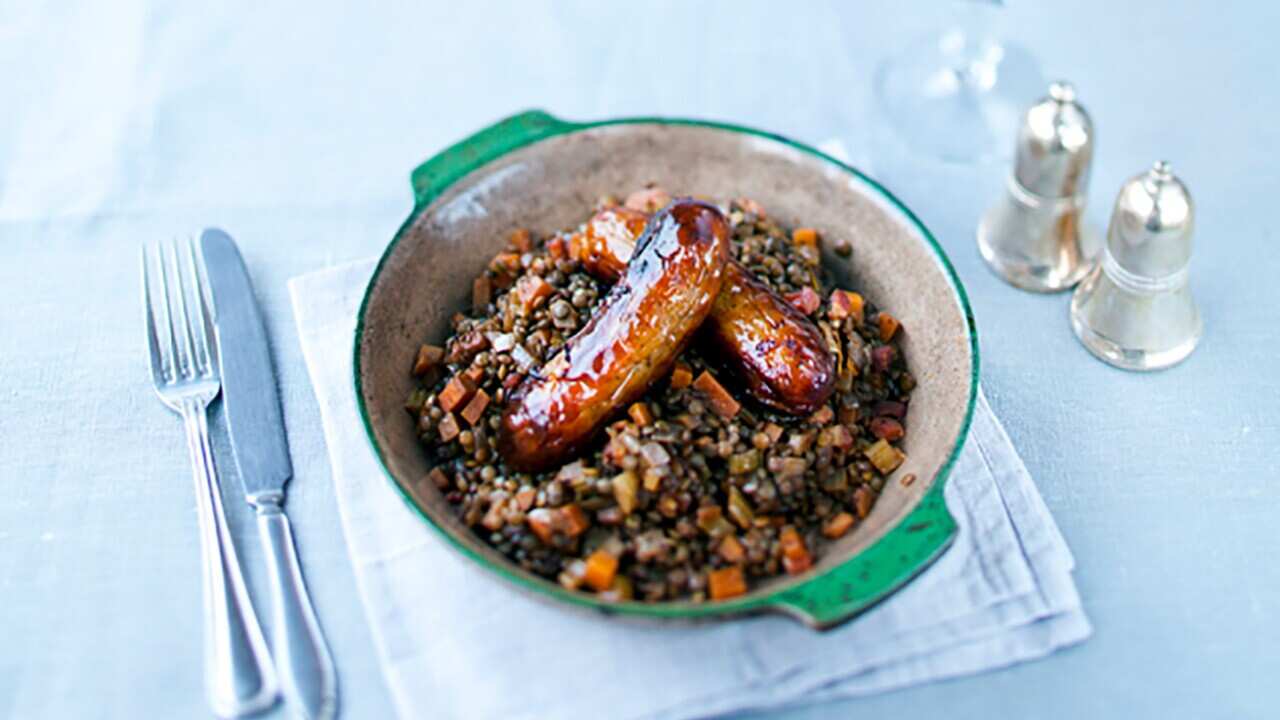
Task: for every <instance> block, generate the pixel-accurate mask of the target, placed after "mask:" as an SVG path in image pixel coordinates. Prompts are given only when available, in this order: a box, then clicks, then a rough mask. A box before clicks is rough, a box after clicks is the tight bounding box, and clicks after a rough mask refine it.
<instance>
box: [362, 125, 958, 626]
mask: <svg viewBox="0 0 1280 720" xmlns="http://www.w3.org/2000/svg"><path fill="white" fill-rule="evenodd" d="M412 182H413V191H414V198H415V203H414V208H413V211H412V212H411V213H410V214H409V217H408V219H407V220H405V222H404V224H403V225H402V226H401V227H400V230H399V231H398V232H397V233H396V235H395V237H394V238H393V239H392V240H391V243H390V245H388V247H387V249H386V252H385V253H383V255H382V259H381V261H380V262H379V263H378V266H377V269H376V270H375V271H374V274H373V277H372V279H371V280H370V281H369V286H368V289H367V290H366V292H365V296H364V301H363V303H362V304H361V307H360V314H359V318H358V323H357V327H356V337H355V362H354V367H355V391H356V398H357V402H358V405H359V407H360V412H361V415H362V417H363V420H364V424H365V430H366V431H367V433H368V436H369V441H370V443H371V444H372V446H373V450H374V453H375V454H376V455H377V457H378V459H379V460H380V461H381V464H382V467H383V468H384V469H385V471H386V474H387V477H388V479H389V480H390V481H391V483H392V484H393V485H394V486H395V488H396V489H397V490H398V491H399V492H400V493H401V494H402V495H403V497H404V499H405V500H406V501H407V502H408V503H409V506H410V507H411V508H412V509H413V510H414V511H415V512H416V513H417V514H418V515H419V516H421V518H422V519H423V520H424V521H425V522H426V523H427V525H428V526H430V527H431V528H432V529H434V530H436V531H438V532H439V533H440V534H441V536H442V537H443V538H444V539H445V540H446V541H448V543H449V544H451V545H452V546H453V547H455V548H456V549H457V550H459V551H461V552H462V553H463V554H464V555H466V556H467V557H468V558H470V559H471V560H473V561H475V563H476V565H477V567H478V568H483V569H485V570H487V571H489V572H493V573H495V574H497V575H499V576H501V577H503V578H505V579H506V580H508V581H510V582H512V583H514V584H515V585H516V586H518V587H520V588H523V589H525V590H528V591H532V592H533V593H536V594H537V595H539V596H541V597H544V598H549V599H552V600H554V601H558V602H560V603H563V604H565V605H566V606H576V607H579V608H586V609H590V610H594V611H598V612H600V613H603V614H608V615H611V616H627V617H647V618H683V619H696V618H727V617H733V616H738V615H741V614H744V613H752V612H769V611H772V612H781V613H786V614H788V615H791V616H793V617H796V618H798V619H800V620H802V621H803V622H805V623H807V624H809V625H811V626H813V627H817V628H825V627H830V626H832V625H835V624H837V623H839V622H842V621H844V620H847V619H849V618H851V617H853V616H854V615H856V614H857V613H858V612H860V611H862V610H865V609H866V608H867V607H869V606H871V605H872V604H873V603H875V602H877V601H879V600H881V599H883V598H884V597H886V596H887V595H889V594H890V593H892V592H893V591H894V590H896V589H898V588H899V587H901V586H902V585H903V584H904V583H906V582H907V581H908V580H910V579H911V578H912V577H913V576H914V575H916V574H917V573H919V572H920V571H921V570H923V569H924V568H925V567H927V566H928V565H929V564H930V563H931V562H932V561H933V560H934V559H936V558H937V557H938V556H939V555H940V554H941V553H942V551H943V550H944V549H945V548H946V547H947V545H948V544H949V543H950V542H951V540H952V539H953V538H954V537H955V533H956V524H955V521H954V519H953V518H952V517H951V515H950V514H949V513H948V512H947V509H946V505H945V503H944V501H943V494H942V491H943V486H944V485H945V483H946V481H947V475H948V473H949V472H950V470H951V467H952V466H953V464H954V463H955V460H956V457H957V455H958V454H959V452H960V448H961V446H962V445H963V443H964V439H965V436H966V433H967V431H968V427H969V422H970V418H971V416H972V413H973V407H974V400H975V398H976V395H977V387H978V345H977V335H976V333H975V330H974V323H973V316H972V313H971V312H970V309H969V303H968V300H967V299H966V297H965V293H964V289H963V288H962V287H961V285H960V281H959V280H958V279H957V278H956V274H955V271H954V270H953V268H952V267H951V263H950V262H949V261H948V260H947V257H946V255H945V254H944V253H943V251H942V248H940V247H939V246H938V243H937V242H936V241H935V240H934V238H933V236H932V235H930V234H929V231H928V230H927V229H925V227H924V225H923V224H922V223H921V222H920V221H919V219H917V218H916V216H915V215H914V214H912V212H911V211H910V210H908V209H907V208H906V207H905V206H904V205H903V204H902V203H901V202H899V201H898V200H897V199H896V198H894V197H893V196H892V195H891V194H890V193H889V192H888V191H887V190H885V189H884V188H883V187H881V186H880V185H879V184H877V183H876V182H875V181H874V180H871V179H870V178H868V177H867V176H865V175H863V174H862V173H860V172H858V171H857V170H855V169H853V168H851V167H849V166H848V165H845V164H844V163H841V162H840V161H838V160H836V159H834V158H831V157H829V156H827V155H824V154H823V153H821V152H819V151H817V150H815V149H813V148H811V147H808V146H806V145H803V144H801V143H798V142H795V141H792V140H788V139H786V138H784V137H781V136H778V135H774V134H771V133H767V132H761V131H759V130H753V129H750V128H745V127H739V126H734V125H728V124H723V123H715V122H705V121H699V120H682V119H673V118H626V119H616V120H605V121H601V122H587V123H575V122H566V121H563V120H559V119H557V118H554V117H552V116H550V115H548V114H546V113H543V112H538V111H532V112H526V113H523V114H520V115H516V116H514V117H511V118H508V119H506V120H503V121H501V122H499V123H497V124H495V125H492V126H490V127H488V128H485V129H483V130H481V131H479V132H477V133H476V134H474V135H472V136H471V137H469V138H466V139H465V140H462V141H461V142H459V143H457V144H456V145H453V146H452V147H449V148H448V149H446V150H444V151H443V152H441V153H440V154H438V155H436V156H435V157H433V158H431V159H430V160H428V161H426V162H425V163H423V164H422V165H421V166H419V167H418V168H417V169H416V170H415V171H414V172H413V175H412ZM648 182H657V183H659V184H660V185H662V186H663V187H665V188H666V189H668V190H670V191H671V192H672V193H673V194H677V195H679V194H696V195H700V196H707V197H713V198H719V199H727V198H732V197H748V198H752V199H754V200H756V201H758V202H760V203H761V204H762V205H763V206H764V207H765V208H766V210H767V211H768V212H769V214H770V216H771V217H774V218H776V219H778V220H779V221H780V222H782V223H783V224H784V225H793V226H794V225H798V224H804V225H806V226H812V227H816V228H818V229H819V231H820V232H821V233H822V235H823V237H824V238H825V239H826V240H827V241H828V242H824V244H825V245H826V247H827V248H829V247H830V246H832V245H833V244H834V242H835V241H839V240H841V239H843V240H847V241H848V242H849V243H850V244H851V245H852V247H853V253H852V256H851V257H848V258H842V257H840V256H838V255H836V254H834V253H832V252H829V251H828V250H826V249H824V251H823V264H824V266H825V267H827V268H829V269H830V270H831V272H832V274H833V276H834V279H835V280H836V281H837V284H838V285H840V286H842V287H847V288H852V289H858V290H859V291H861V292H863V293H864V294H865V295H866V296H867V297H869V298H870V299H871V300H872V301H874V302H875V303H876V304H877V305H878V306H880V307H882V308H885V309H886V310H889V311H890V312H892V313H893V314H894V315H895V316H896V317H898V318H899V319H900V320H901V321H902V326H903V329H904V330H905V332H904V335H903V337H902V340H901V348H902V351H903V353H904V355H905V356H906V360H907V363H908V366H909V367H910V368H911V369H912V372H913V373H914V374H915V375H916V378H917V382H918V385H917V388H916V389H915V390H914V391H913V393H912V400H911V414H910V417H909V420H910V432H909V433H908V434H907V436H906V438H905V440H904V444H903V446H902V447H903V450H904V451H905V452H906V453H907V458H908V459H907V461H906V462H905V463H904V464H903V465H902V466H901V467H900V468H898V470H897V471H895V473H894V474H893V475H892V476H891V477H890V478H888V479H887V480H886V483H885V489H884V491H883V492H882V494H881V496H880V498H879V500H878V501H877V502H876V504H875V506H874V507H873V509H872V512H871V513H870V515H869V516H868V517H867V518H866V520H864V521H863V522H861V523H859V524H858V526H857V527H856V529H855V530H854V531H852V532H850V533H849V534H848V535H846V536H845V537H843V538H841V539H840V540H839V541H838V542H837V543H835V544H833V545H832V546H829V547H828V548H827V550H826V552H825V553H824V554H823V556H822V557H820V558H819V559H818V561H817V562H816V563H815V565H814V567H813V568H812V569H811V570H810V571H808V572H806V573H804V574H801V575H798V576H794V577H787V576H783V577H777V578H773V579H770V580H768V581H764V582H761V583H758V584H757V585H756V586H755V587H754V588H753V589H752V590H751V591H750V592H749V593H747V594H745V595H742V596H740V597H737V598H734V599H732V600H727V601H719V602H703V603H694V602H689V601H670V602H662V603H642V602H632V601H628V602H608V601H604V600H600V599H597V598H596V597H595V596H592V595H588V594H585V593H578V592H574V591H570V590H566V589H564V588H562V587H560V586H559V585H558V584H556V583H555V582H553V581H550V580H546V579H544V578H541V577H539V576H536V575H533V574H531V573H528V572H526V571H524V570H523V569H521V568H519V567H518V566H516V565H514V564H513V563H511V562H510V561H508V560H507V559H506V558H505V557H504V556H503V555H502V554H501V553H499V552H498V551H497V550H495V549H493V548H491V547H490V546H489V545H487V544H486V543H485V542H484V541H483V540H481V539H480V538H479V537H478V536H476V535H474V534H472V532H471V531H470V530H468V528H467V527H466V526H465V525H464V524H463V523H462V522H461V520H460V519H459V518H457V517H455V515H454V513H453V512H452V511H451V510H450V508H449V506H448V504H447V502H446V501H445V499H444V497H443V495H442V494H441V493H440V491H439V490H437V489H436V487H435V486H434V485H433V484H432V483H431V482H430V481H428V480H426V476H427V472H428V470H429V469H430V465H429V461H428V457H427V453H426V452H424V450H423V448H422V447H421V446H420V443H419V441H418V438H417V436H416V434H415V431H414V423H413V422H412V421H411V420H410V419H409V418H408V417H407V416H406V414H405V411H404V408H403V406H404V400H405V398H406V397H407V396H408V395H409V393H410V392H411V390H412V389H413V378H412V377H411V376H410V372H409V369H410V368H411V367H412V365H413V361H414V358H415V356H416V354H417V350H418V347H419V346H420V345H421V344H422V343H423V342H436V343H441V342H442V341H443V340H444V339H445V337H446V336H447V334H448V330H449V322H450V317H451V316H452V315H453V314H454V312H456V311H458V310H460V309H462V308H465V307H468V306H469V304H470V297H471V281H472V279H473V278H475V276H476V275H478V274H479V273H480V272H481V271H482V270H483V269H484V268H485V266H486V265H487V263H488V261H489V259H490V258H491V257H492V256H493V255H494V254H495V253H496V252H498V251H499V250H500V249H502V247H503V246H504V244H505V242H506V238H507V236H508V234H509V233H510V232H511V230H512V229H514V228H516V227H526V228H529V229H530V230H532V231H534V232H535V234H536V233H551V232H554V231H556V230H560V229H563V228H565V227H570V226H573V225H576V224H578V223H580V222H582V221H583V220H585V218H586V216H587V215H588V214H589V212H590V208H591V206H592V204H593V202H594V201H595V199H596V198H598V197H599V196H601V195H604V194H608V193H624V192H628V191H630V190H632V189H635V188H638V187H641V186H642V185H644V184H645V183H648ZM909 474H910V475H914V476H915V477H916V479H915V481H914V482H911V483H905V484H904V483H903V482H901V479H902V478H904V477H905V476H907V475H909Z"/></svg>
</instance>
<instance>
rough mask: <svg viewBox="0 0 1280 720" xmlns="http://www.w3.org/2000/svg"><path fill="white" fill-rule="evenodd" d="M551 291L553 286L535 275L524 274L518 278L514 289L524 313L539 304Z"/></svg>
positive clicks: (553, 289) (553, 290)
mask: <svg viewBox="0 0 1280 720" xmlns="http://www.w3.org/2000/svg"><path fill="white" fill-rule="evenodd" d="M553 292H555V288H553V287H551V285H550V284H549V283H547V281H546V280H543V279H542V278H541V277H539V276H537V275H525V276H524V277H522V278H520V281H519V282H517V283H516V289H515V293H516V298H517V299H519V301H520V306H521V307H523V308H524V311H525V312H526V313H527V312H530V311H532V310H534V309H535V308H537V307H538V306H539V305H541V304H542V303H543V302H544V301H545V300H546V299H547V298H548V297H549V296H550V295H551V293H553Z"/></svg>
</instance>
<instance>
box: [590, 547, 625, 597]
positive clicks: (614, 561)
mask: <svg viewBox="0 0 1280 720" xmlns="http://www.w3.org/2000/svg"><path fill="white" fill-rule="evenodd" d="M617 573H618V558H616V557H614V556H613V555H611V554H609V553H607V552H605V551H604V550H597V551H595V552H593V553H591V557H588V558H587V572H586V573H585V574H584V575H583V576H582V579H583V580H585V581H586V583H587V584H588V585H590V586H591V587H593V588H595V590H596V592H603V591H605V590H608V589H609V587H610V586H611V585H613V576H614V575H616V574H617Z"/></svg>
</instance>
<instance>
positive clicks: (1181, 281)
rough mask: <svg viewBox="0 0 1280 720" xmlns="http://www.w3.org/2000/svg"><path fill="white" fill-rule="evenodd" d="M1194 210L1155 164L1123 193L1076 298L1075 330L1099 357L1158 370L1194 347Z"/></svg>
mask: <svg viewBox="0 0 1280 720" xmlns="http://www.w3.org/2000/svg"><path fill="white" fill-rule="evenodd" d="M1194 224H1195V206H1194V205H1193V203H1192V202H1191V194H1190V193H1189V192H1188V191H1187V187H1186V185H1183V184H1182V181H1181V180H1179V179H1178V178H1177V177H1176V176H1175V175H1174V174H1173V171H1172V169H1171V168H1170V167H1169V163H1167V162H1157V163H1156V164H1155V165H1154V166H1152V168H1151V169H1150V170H1148V171H1147V172H1145V173H1143V174H1141V175H1137V176H1135V177H1133V178H1131V179H1130V180H1129V181H1128V182H1126V183H1125V184H1124V186H1123V187H1122V188H1121V189H1120V195H1119V197H1117V198H1116V205H1115V210H1114V211H1113V212H1112V214H1111V225H1110V227H1109V228H1108V230H1107V245H1106V248H1105V249H1104V250H1103V253H1102V261H1101V263H1099V264H1098V266H1097V267H1096V268H1095V269H1094V270H1093V271H1092V272H1091V273H1089V275H1088V277H1086V278H1085V280H1084V282H1082V283H1081V284H1080V287H1078V288H1076V292H1075V295H1074V296H1073V297H1072V298H1071V327H1072V328H1073V329H1074V330H1075V333H1076V337H1078V338H1080V342H1081V343H1083V344H1084V346H1085V347H1086V348H1088V349H1089V351H1090V352H1092V353H1093V354H1094V355H1097V356H1098V357H1099V358H1101V359H1103V360H1105V361H1106V362H1108V363H1111V364H1112V365H1115V366H1117V367H1121V368H1125V369H1127V370H1159V369H1161V368H1166V367H1169V366H1170V365H1174V364H1176V363H1178V362H1180V361H1182V360H1183V359H1185V358H1186V357H1187V356H1188V355H1190V354H1191V351H1192V350H1194V349H1195V347H1196V344H1197V343H1198V342H1199V341H1200V335H1201V332H1202V330H1203V326H1202V324H1201V320H1200V312H1199V310H1198V309H1197V308H1196V303H1195V301H1194V300H1193V299H1192V297H1191V290H1190V288H1189V287H1188V286H1187V276H1188V267H1189V265H1190V262H1191V235H1192V231H1193V229H1194Z"/></svg>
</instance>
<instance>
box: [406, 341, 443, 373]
mask: <svg viewBox="0 0 1280 720" xmlns="http://www.w3.org/2000/svg"><path fill="white" fill-rule="evenodd" d="M443 359H444V348H442V347H439V346H437V345H423V346H422V347H420V348H418V357H417V359H415V360H414V361H413V374H414V375H426V374H427V371H428V370H430V369H431V368H433V367H436V366H437V365H439V364H440V361H441V360H443Z"/></svg>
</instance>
